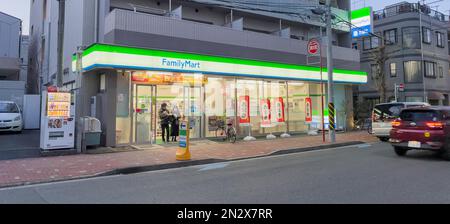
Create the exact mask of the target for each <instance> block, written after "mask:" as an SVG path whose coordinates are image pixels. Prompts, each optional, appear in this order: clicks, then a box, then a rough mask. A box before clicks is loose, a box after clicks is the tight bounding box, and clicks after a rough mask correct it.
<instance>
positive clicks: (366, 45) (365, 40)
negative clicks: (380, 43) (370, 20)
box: [363, 37, 372, 50]
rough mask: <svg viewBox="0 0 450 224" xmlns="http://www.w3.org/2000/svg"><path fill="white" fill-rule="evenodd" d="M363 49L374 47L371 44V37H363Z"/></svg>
mask: <svg viewBox="0 0 450 224" xmlns="http://www.w3.org/2000/svg"><path fill="white" fill-rule="evenodd" d="M363 49H364V50H370V49H372V47H371V44H370V37H365V38H363Z"/></svg>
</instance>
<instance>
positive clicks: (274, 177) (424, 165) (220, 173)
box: [0, 143, 450, 204]
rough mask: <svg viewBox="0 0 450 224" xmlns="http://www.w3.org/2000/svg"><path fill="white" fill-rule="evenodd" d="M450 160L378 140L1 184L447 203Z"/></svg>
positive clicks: (255, 199)
mask: <svg viewBox="0 0 450 224" xmlns="http://www.w3.org/2000/svg"><path fill="white" fill-rule="evenodd" d="M449 177H450V162H447V161H443V160H441V159H439V158H438V157H436V156H435V155H434V154H433V153H430V152H410V153H409V155H408V156H407V157H404V158H400V157H397V156H396V155H395V154H394V152H393V150H392V149H391V147H390V145H389V144H386V143H376V144H374V145H365V146H364V145H363V146H358V147H357V146H353V147H343V148H337V149H328V150H322V151H313V152H307V153H298V154H289V155H282V156H276V157H267V158H260V159H250V160H242V161H236V162H230V163H220V164H210V165H202V166H194V167H188V168H179V169H171V170H161V171H154V172H147V173H138V174H131V175H120V176H109V177H102V178H95V179H85V180H77V181H69V182H60V183H53V184H43V185H35V186H26V187H18V188H10V189H0V203H69V204H72V203H74V204H78V203H94V204H98V203H100V204H103V203H113V204H114V203H137V204H140V203H169V204H172V203H187V204H193V203H194V204H196V203H220V204H222V203H224V204H228V203H237V204H241V203H256V204H258V203H275V204H278V203H450V178H449Z"/></svg>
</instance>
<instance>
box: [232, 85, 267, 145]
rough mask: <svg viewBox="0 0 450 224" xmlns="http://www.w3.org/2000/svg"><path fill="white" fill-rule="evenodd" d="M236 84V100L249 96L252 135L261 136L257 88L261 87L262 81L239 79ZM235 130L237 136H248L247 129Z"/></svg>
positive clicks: (258, 89) (239, 128)
mask: <svg viewBox="0 0 450 224" xmlns="http://www.w3.org/2000/svg"><path fill="white" fill-rule="evenodd" d="M236 82H237V85H236V88H237V99H239V98H240V97H245V96H249V99H250V124H251V130H252V135H259V134H263V132H262V129H261V123H260V122H261V118H260V116H259V114H260V113H259V101H260V99H261V97H260V96H261V93H260V88H259V87H260V86H261V85H262V81H257V80H247V79H239V80H237V81H236ZM238 126H239V124H238ZM237 129H238V133H239V135H242V136H247V135H248V127H238V128H237Z"/></svg>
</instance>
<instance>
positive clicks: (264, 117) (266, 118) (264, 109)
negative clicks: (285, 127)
mask: <svg viewBox="0 0 450 224" xmlns="http://www.w3.org/2000/svg"><path fill="white" fill-rule="evenodd" d="M260 106H261V107H260V108H261V127H262V128H268V127H271V123H272V117H271V111H270V100H269V99H263V100H261V101H260Z"/></svg>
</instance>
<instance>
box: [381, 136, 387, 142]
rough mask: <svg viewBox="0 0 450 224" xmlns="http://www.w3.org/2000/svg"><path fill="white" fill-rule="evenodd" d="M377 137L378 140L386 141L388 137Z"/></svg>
mask: <svg viewBox="0 0 450 224" xmlns="http://www.w3.org/2000/svg"><path fill="white" fill-rule="evenodd" d="M379 139H380V141H382V142H387V141H389V138H388V137H379Z"/></svg>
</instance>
